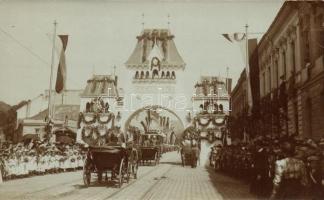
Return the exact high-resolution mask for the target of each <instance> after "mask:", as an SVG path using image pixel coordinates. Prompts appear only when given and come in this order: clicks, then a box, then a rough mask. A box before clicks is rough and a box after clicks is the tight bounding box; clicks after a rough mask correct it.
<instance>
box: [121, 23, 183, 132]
mask: <svg viewBox="0 0 324 200" xmlns="http://www.w3.org/2000/svg"><path fill="white" fill-rule="evenodd" d="M174 38H175V36H174V35H173V34H172V33H171V31H170V30H169V29H143V31H142V32H141V34H140V35H138V36H137V37H136V46H135V49H134V50H133V52H132V53H131V55H130V57H129V58H128V60H127V61H126V63H125V66H126V68H127V70H128V71H129V73H127V74H125V76H128V77H127V78H128V80H129V81H130V83H129V84H128V85H129V87H127V89H128V91H126V93H127V94H128V95H129V96H130V97H129V98H127V99H126V104H127V105H129V108H128V110H129V112H128V114H127V116H134V115H133V113H134V112H136V111H138V110H140V109H142V108H145V107H148V106H152V107H153V108H158V112H159V110H161V109H163V108H166V110H172V111H174V112H173V114H176V115H177V116H176V117H175V118H174V120H175V121H176V120H179V119H181V125H182V127H183V119H184V116H185V111H184V110H185V108H186V105H180V103H178V102H177V101H179V99H177V98H178V97H179V96H180V95H179V94H182V93H183V89H182V88H181V85H182V84H178V83H179V82H181V81H182V80H183V79H184V75H183V73H182V72H183V71H184V69H185V66H186V63H185V62H184V60H183V59H182V57H181V56H180V54H179V52H178V49H177V48H176V45H175V42H174ZM180 98H181V97H180ZM182 101H183V99H182ZM183 104H185V103H183ZM177 106H178V108H176V107H177ZM180 106H182V107H180ZM166 110H165V111H166ZM154 112H155V111H154ZM166 112H167V111H166ZM160 114H161V115H164V114H163V112H161V113H160ZM143 115H146V113H145V112H143ZM145 117H146V116H143V119H145ZM160 117H163V116H160ZM169 117H170V116H169ZM136 118H137V119H141V117H140V116H139V115H136ZM170 120H171V121H170V125H171V124H174V126H176V122H175V121H174V122H173V121H172V120H173V119H172V117H170ZM140 121H141V120H140ZM128 122H129V124H131V125H132V126H133V125H134V124H133V122H136V119H134V121H132V120H131V119H128V120H127V124H128ZM125 126H127V125H125ZM139 126H141V125H139ZM125 128H127V127H125ZM170 128H172V127H170Z"/></svg>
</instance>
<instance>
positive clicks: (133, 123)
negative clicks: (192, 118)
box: [124, 105, 184, 144]
mask: <svg viewBox="0 0 324 200" xmlns="http://www.w3.org/2000/svg"><path fill="white" fill-rule="evenodd" d="M134 127H135V128H137V129H138V130H140V131H141V132H142V133H145V132H148V131H150V130H158V131H161V133H163V134H165V140H166V142H167V143H169V144H174V143H175V141H176V140H177V138H178V137H181V135H182V132H183V130H184V124H183V122H182V120H181V118H180V117H179V116H178V115H177V114H176V113H175V112H174V111H172V110H170V109H168V108H166V107H162V106H159V105H153V106H146V107H143V108H140V109H138V110H136V111H135V112H133V113H132V114H131V115H130V116H129V117H128V119H127V120H126V122H125V127H124V130H126V131H127V130H130V129H132V128H134Z"/></svg>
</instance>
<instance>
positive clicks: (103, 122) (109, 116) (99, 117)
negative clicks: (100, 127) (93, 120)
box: [98, 113, 114, 124]
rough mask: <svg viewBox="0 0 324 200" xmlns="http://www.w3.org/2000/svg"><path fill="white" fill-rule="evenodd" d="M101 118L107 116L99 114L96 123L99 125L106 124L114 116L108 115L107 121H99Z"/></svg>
mask: <svg viewBox="0 0 324 200" xmlns="http://www.w3.org/2000/svg"><path fill="white" fill-rule="evenodd" d="M101 116H107V115H106V114H101V115H98V123H99V124H107V123H109V122H110V120H111V119H112V118H113V117H114V114H113V113H108V118H107V120H101V118H102V117H101Z"/></svg>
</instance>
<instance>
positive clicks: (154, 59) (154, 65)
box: [151, 57, 161, 71]
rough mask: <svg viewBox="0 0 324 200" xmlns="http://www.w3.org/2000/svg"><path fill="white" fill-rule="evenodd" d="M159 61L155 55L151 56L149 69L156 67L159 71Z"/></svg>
mask: <svg viewBox="0 0 324 200" xmlns="http://www.w3.org/2000/svg"><path fill="white" fill-rule="evenodd" d="M155 61H157V63H156V64H154V62H155ZM160 63H161V61H160V60H159V59H158V58H157V57H153V58H152V60H151V70H152V69H153V67H158V68H159V71H160V67H161V65H160Z"/></svg>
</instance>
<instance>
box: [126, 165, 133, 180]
mask: <svg viewBox="0 0 324 200" xmlns="http://www.w3.org/2000/svg"><path fill="white" fill-rule="evenodd" d="M131 172H132V162H131V161H128V165H127V169H126V181H127V183H128V182H129V180H130V175H131Z"/></svg>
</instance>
